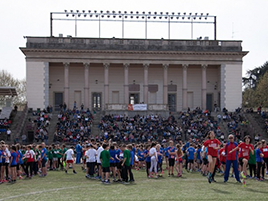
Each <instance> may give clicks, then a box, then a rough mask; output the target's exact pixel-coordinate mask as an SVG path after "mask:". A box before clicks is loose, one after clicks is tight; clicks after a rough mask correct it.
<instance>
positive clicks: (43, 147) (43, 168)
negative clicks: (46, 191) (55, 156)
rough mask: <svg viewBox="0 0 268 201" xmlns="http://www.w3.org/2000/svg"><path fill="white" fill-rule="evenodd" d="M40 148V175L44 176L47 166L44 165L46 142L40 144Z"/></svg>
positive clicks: (45, 161) (45, 160)
mask: <svg viewBox="0 0 268 201" xmlns="http://www.w3.org/2000/svg"><path fill="white" fill-rule="evenodd" d="M40 148H41V149H42V150H41V164H42V174H41V175H40V176H41V177H42V176H44V177H45V176H47V166H46V163H47V149H46V144H45V143H44V142H43V143H42V144H41V145H40Z"/></svg>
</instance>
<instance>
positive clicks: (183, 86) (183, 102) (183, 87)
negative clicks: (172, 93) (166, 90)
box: [182, 64, 188, 110]
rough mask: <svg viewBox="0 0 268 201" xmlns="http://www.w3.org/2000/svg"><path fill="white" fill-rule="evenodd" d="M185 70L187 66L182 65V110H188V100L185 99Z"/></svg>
mask: <svg viewBox="0 0 268 201" xmlns="http://www.w3.org/2000/svg"><path fill="white" fill-rule="evenodd" d="M187 68H188V64H183V65H182V109H183V110H187V109H188V102H187V101H188V98H187V90H188V89H187Z"/></svg>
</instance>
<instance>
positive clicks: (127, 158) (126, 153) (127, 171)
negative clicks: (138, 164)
mask: <svg viewBox="0 0 268 201" xmlns="http://www.w3.org/2000/svg"><path fill="white" fill-rule="evenodd" d="M131 149H132V146H131V145H128V146H127V147H126V145H123V146H122V151H123V162H122V167H123V169H122V175H123V176H122V178H123V180H124V184H129V182H128V176H129V178H130V179H133V178H131V167H130V162H131V153H130V150H131ZM133 181H134V179H133Z"/></svg>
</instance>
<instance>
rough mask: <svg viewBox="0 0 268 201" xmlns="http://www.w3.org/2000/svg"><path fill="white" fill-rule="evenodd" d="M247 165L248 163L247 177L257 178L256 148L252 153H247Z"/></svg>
mask: <svg viewBox="0 0 268 201" xmlns="http://www.w3.org/2000/svg"><path fill="white" fill-rule="evenodd" d="M256 148H257V147H256ZM248 165H249V175H250V177H249V178H250V179H252V178H255V179H257V175H256V150H254V154H252V153H251V152H250V153H249V159H248ZM252 173H253V174H252Z"/></svg>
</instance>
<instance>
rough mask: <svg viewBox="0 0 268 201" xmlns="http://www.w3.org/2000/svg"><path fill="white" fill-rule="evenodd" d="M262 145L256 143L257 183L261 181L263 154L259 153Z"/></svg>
mask: <svg viewBox="0 0 268 201" xmlns="http://www.w3.org/2000/svg"><path fill="white" fill-rule="evenodd" d="M261 148H262V143H261V142H258V144H257V149H256V162H257V181H263V178H261V176H260V175H261V168H263V164H262V163H263V156H264V155H263V153H262V152H261Z"/></svg>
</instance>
